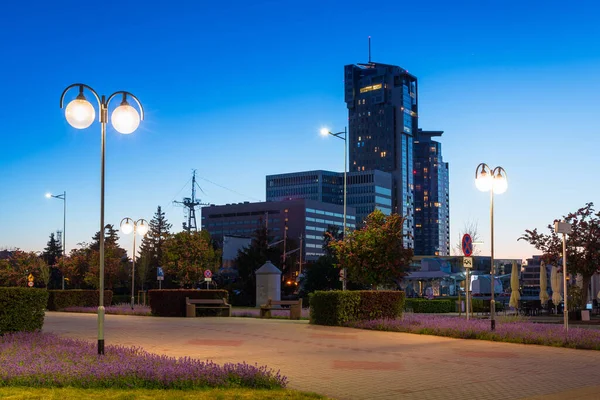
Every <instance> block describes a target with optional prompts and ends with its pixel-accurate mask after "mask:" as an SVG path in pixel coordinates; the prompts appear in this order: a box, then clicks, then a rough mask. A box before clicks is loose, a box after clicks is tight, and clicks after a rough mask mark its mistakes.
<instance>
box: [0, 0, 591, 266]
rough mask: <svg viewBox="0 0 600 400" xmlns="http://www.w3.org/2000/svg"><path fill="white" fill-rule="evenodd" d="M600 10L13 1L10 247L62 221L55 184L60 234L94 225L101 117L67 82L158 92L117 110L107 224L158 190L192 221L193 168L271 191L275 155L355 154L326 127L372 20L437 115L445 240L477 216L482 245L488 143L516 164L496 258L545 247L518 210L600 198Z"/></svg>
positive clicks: (3, 13)
mask: <svg viewBox="0 0 600 400" xmlns="http://www.w3.org/2000/svg"><path fill="white" fill-rule="evenodd" d="M599 11H600V6H599V5H598V4H597V2H595V1H578V2H564V1H560V2H559V1H533V0H532V1H485V0H483V1H482V0H478V1H468V2H467V1H454V2H447V1H426V0H425V1H419V2H409V3H407V2H398V1H390V2H383V3H372V2H364V1H360V2H359V1H343V2H342V1H302V2H292V1H263V0H255V1H252V2H246V1H244V2H242V1H223V2H203V1H172V2H164V1H160V2H158V1H151V0H148V1H104V2H101V3H98V2H82V1H57V2H46V1H42V0H38V1H22V2H5V3H3V4H2V6H1V8H0V60H1V61H0V89H1V91H2V93H1V96H0V122H1V124H0V137H1V138H2V142H1V145H0V249H4V248H15V247H18V248H21V249H24V250H35V251H38V250H43V248H44V247H45V245H46V242H47V241H48V237H49V235H50V233H51V232H54V231H56V230H58V229H62V221H63V209H62V201H60V200H57V199H46V198H45V197H44V194H45V193H46V192H53V193H55V194H58V193H62V191H64V190H66V192H67V201H68V202H67V229H66V237H67V250H70V249H72V248H75V247H77V243H80V242H89V241H91V237H92V235H93V234H94V233H95V232H96V231H98V230H99V196H100V124H99V123H98V122H95V123H94V124H92V126H91V127H89V128H87V129H85V130H76V129H74V128H72V127H70V126H69V125H68V123H67V122H66V120H65V118H64V110H61V109H60V108H59V97H60V94H61V92H62V91H63V89H64V88H65V87H67V86H68V85H70V84H72V83H76V82H81V83H85V84H88V85H90V86H91V87H93V88H94V89H96V91H98V92H99V93H100V94H106V95H109V94H111V93H113V92H114V91H117V90H126V91H130V92H132V93H134V94H135V95H136V96H137V97H138V98H139V99H140V100H141V101H142V103H143V105H144V107H145V111H146V119H145V120H144V121H142V123H141V124H140V128H139V129H138V130H137V131H136V132H134V133H133V134H131V135H121V134H119V133H118V132H116V131H115V130H114V129H113V128H112V127H111V126H110V125H109V126H108V128H107V144H106V223H112V224H115V225H118V224H119V221H120V220H121V219H122V218H123V217H131V218H134V219H138V218H145V219H147V220H150V219H151V218H152V216H153V214H154V212H155V211H156V207H157V206H158V205H160V206H162V207H163V209H164V211H165V212H166V216H167V219H168V220H169V221H170V222H171V223H172V224H173V230H174V231H179V230H181V223H182V222H183V220H184V210H183V208H181V207H178V206H176V205H174V204H173V200H181V199H182V198H183V197H185V196H189V195H190V184H189V180H190V178H191V174H192V170H193V169H197V176H198V183H199V185H200V186H201V187H202V190H203V192H204V193H203V192H199V193H198V195H199V197H200V199H201V201H202V202H206V203H213V204H224V203H232V202H243V201H263V200H264V199H265V175H268V174H276V173H283V172H294V171H303V170H311V169H325V170H334V171H342V170H343V165H344V163H343V146H342V144H343V142H341V141H339V140H336V139H335V138H331V137H330V138H323V137H321V136H320V135H319V128H321V127H322V126H327V127H330V128H331V130H333V131H340V130H343V129H344V126H345V125H346V122H347V109H346V106H345V103H344V93H343V67H344V65H345V64H352V63H360V62H367V59H368V48H367V38H368V36H371V37H372V60H373V61H376V62H380V63H386V64H394V65H399V66H401V67H403V68H405V69H407V70H408V71H409V72H410V73H411V74H413V75H415V76H416V77H417V78H418V81H419V93H418V95H419V111H420V113H419V114H420V117H419V126H420V127H421V128H423V129H430V130H443V131H444V135H443V136H442V138H441V139H440V140H441V142H442V144H443V145H442V150H443V157H444V161H446V162H449V164H450V224H451V241H452V245H453V246H454V244H455V242H456V241H457V240H458V236H459V233H460V231H461V230H462V229H463V226H464V224H465V222H467V221H474V222H477V223H478V226H479V234H480V236H481V239H482V240H483V241H484V242H485V243H484V244H483V245H482V246H481V251H482V254H484V255H485V254H489V237H490V231H489V193H482V192H479V191H478V190H477V189H476V187H475V184H474V174H475V167H476V166H477V165H478V164H479V163H480V162H485V163H487V164H488V165H490V166H492V167H494V166H502V167H504V168H505V169H506V171H507V173H508V191H507V192H506V193H504V194H502V195H498V196H496V197H495V235H496V242H495V244H496V247H495V249H496V257H497V258H526V257H529V256H531V255H532V254H537V253H538V252H537V251H535V250H534V249H533V248H532V247H531V246H530V245H528V244H526V243H524V242H522V241H521V242H517V238H518V237H519V236H520V235H521V234H522V233H523V232H524V230H525V229H532V228H535V227H537V228H545V226H546V225H547V224H549V223H551V222H552V221H553V220H554V219H555V218H558V217H560V216H562V215H564V214H567V213H568V212H570V211H574V210H576V209H577V208H579V207H581V206H583V205H584V204H585V203H586V202H595V203H597V206H599V207H600V186H599V184H598V182H599V180H598V172H597V171H596V170H595V169H596V168H597V166H598V159H599V158H598V152H599V149H600V136H599V133H600V132H599V131H600V95H598V93H600V79H599V78H598V76H599V73H600V47H599V45H598V44H599V43H600V25H599V23H598V15H600V14H599ZM76 94H77V93H76V92H75V91H73V92H72V93H71V94H70V97H69V98H68V99H67V100H68V101H70V100H72V99H73V98H74V97H75V95H76ZM88 99H90V98H89V97H88ZM90 100H91V99H90ZM116 106H118V101H115V102H114V103H112V104H111V108H110V110H109V112H111V111H112V110H113V109H114V108H115V107H116ZM96 113H98V110H96ZM223 187H225V188H227V189H229V190H226V189H224V188H223ZM197 218H198V225H200V212H199V211H198V214H197ZM123 236H124V235H121V237H123ZM121 243H122V245H123V246H124V247H125V248H126V249H128V251H130V248H131V239H130V238H123V239H122V240H121Z"/></svg>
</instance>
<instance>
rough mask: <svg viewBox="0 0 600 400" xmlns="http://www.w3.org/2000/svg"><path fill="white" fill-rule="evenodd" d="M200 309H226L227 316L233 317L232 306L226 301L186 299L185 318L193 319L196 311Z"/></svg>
mask: <svg viewBox="0 0 600 400" xmlns="http://www.w3.org/2000/svg"><path fill="white" fill-rule="evenodd" d="M198 308H216V309H224V310H225V309H226V310H227V316H228V317H231V304H228V303H227V300H225V299H190V298H189V297H186V298H185V316H186V317H188V318H193V317H195V316H196V309H198Z"/></svg>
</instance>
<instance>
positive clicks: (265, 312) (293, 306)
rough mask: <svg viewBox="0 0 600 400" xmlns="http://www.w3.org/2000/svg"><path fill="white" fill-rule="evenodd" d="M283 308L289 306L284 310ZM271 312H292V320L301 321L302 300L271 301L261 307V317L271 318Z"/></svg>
mask: <svg viewBox="0 0 600 400" xmlns="http://www.w3.org/2000/svg"><path fill="white" fill-rule="evenodd" d="M281 306H288V307H287V308H282V307H281ZM271 310H283V311H289V312H290V319H300V316H301V315H302V299H298V300H271V299H269V300H268V301H267V304H263V305H261V306H260V317H261V318H271Z"/></svg>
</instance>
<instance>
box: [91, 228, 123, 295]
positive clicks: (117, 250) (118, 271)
mask: <svg viewBox="0 0 600 400" xmlns="http://www.w3.org/2000/svg"><path fill="white" fill-rule="evenodd" d="M118 240H119V235H118V234H117V231H116V230H115V229H114V226H113V225H111V224H108V225H106V229H105V236H104V281H105V284H106V288H107V289H114V288H115V287H117V286H120V285H124V282H126V281H127V280H128V279H129V278H128V272H127V268H128V267H129V259H128V258H127V251H126V250H125V249H123V248H122V247H120V246H119V243H118ZM89 250H90V251H89V252H88V253H87V256H88V261H89V269H88V270H87V272H86V274H85V277H84V282H85V283H86V284H87V285H89V286H91V287H93V288H98V287H99V284H100V273H99V265H100V232H96V234H95V235H94V237H93V241H92V244H91V245H90V247H89Z"/></svg>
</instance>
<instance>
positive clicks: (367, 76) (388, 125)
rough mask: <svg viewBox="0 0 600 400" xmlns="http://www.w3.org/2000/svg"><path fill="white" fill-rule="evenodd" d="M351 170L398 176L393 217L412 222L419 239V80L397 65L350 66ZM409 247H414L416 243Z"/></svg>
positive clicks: (409, 229) (347, 86) (346, 83)
mask: <svg viewBox="0 0 600 400" xmlns="http://www.w3.org/2000/svg"><path fill="white" fill-rule="evenodd" d="M344 89H345V101H346V105H347V107H348V123H349V141H348V145H349V153H350V160H349V162H350V168H349V169H350V171H369V170H374V169H379V170H382V171H384V172H389V173H391V174H392V179H393V188H392V212H394V213H398V214H400V215H403V216H405V217H406V224H405V226H404V230H405V232H404V233H405V234H411V235H412V234H413V225H414V215H413V213H414V209H413V185H414V182H413V139H414V135H416V133H417V129H418V123H417V117H418V98H417V78H416V77H415V76H413V75H411V74H409V73H408V71H406V70H405V69H403V68H400V67H398V66H394V65H387V64H381V63H374V62H369V63H368V64H351V65H346V66H345V67H344ZM406 244H407V245H408V246H409V247H414V243H413V242H412V240H411V239H409V240H407V242H406Z"/></svg>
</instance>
